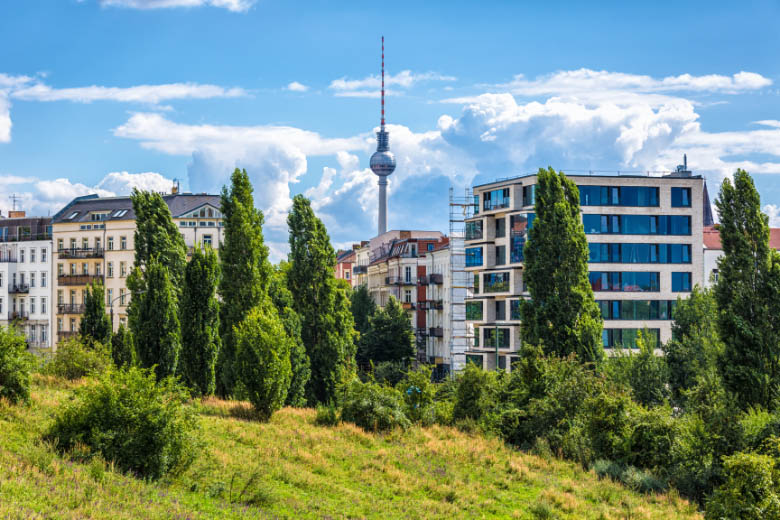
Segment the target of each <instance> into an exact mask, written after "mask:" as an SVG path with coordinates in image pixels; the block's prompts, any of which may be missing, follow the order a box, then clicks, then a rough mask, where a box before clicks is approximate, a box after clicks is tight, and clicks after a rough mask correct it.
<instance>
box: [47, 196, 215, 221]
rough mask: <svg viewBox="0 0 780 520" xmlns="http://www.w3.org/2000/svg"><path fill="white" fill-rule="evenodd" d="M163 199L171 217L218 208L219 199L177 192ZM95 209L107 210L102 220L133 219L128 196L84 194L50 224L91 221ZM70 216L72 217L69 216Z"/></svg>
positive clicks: (69, 204) (59, 213)
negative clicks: (202, 208) (205, 208)
mask: <svg viewBox="0 0 780 520" xmlns="http://www.w3.org/2000/svg"><path fill="white" fill-rule="evenodd" d="M162 197H163V200H164V201H165V203H166V204H168V208H169V209H170V211H171V215H172V216H173V218H179V217H181V216H182V215H184V214H185V213H188V212H190V211H192V210H195V209H198V208H199V207H201V206H203V205H206V204H209V205H211V206H214V207H215V208H217V209H219V207H220V204H221V201H220V196H219V195H209V194H207V193H197V194H193V193H178V194H175V195H172V194H169V195H163V196H162ZM95 211H108V212H109V216H108V217H107V218H105V219H104V220H135V212H134V211H133V202H132V200H130V197H98V196H97V195H94V194H93V195H85V196H83V197H76V198H75V199H73V200H72V201H70V202H69V203H68V204H67V205H66V206H65V207H64V208H62V209H61V210H60V211H58V212H57V214H56V215H54V217H52V224H61V223H63V222H87V221H91V218H90V216H89V215H90V213H92V212H95ZM71 216H72V218H70V217H71Z"/></svg>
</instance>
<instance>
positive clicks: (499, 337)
mask: <svg viewBox="0 0 780 520" xmlns="http://www.w3.org/2000/svg"><path fill="white" fill-rule="evenodd" d="M482 330H484V331H485V344H484V347H485V348H496V346H498V348H509V329H505V328H495V327H493V328H491V327H483V329H482Z"/></svg>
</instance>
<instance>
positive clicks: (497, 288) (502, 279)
mask: <svg viewBox="0 0 780 520" xmlns="http://www.w3.org/2000/svg"><path fill="white" fill-rule="evenodd" d="M484 276H485V292H486V293H494V292H506V291H508V290H509V273H486V274H485V275H484Z"/></svg>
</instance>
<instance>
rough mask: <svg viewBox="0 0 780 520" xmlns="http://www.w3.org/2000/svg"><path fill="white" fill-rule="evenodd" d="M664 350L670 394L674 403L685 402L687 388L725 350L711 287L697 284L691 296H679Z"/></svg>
mask: <svg viewBox="0 0 780 520" xmlns="http://www.w3.org/2000/svg"><path fill="white" fill-rule="evenodd" d="M663 351H664V356H665V358H666V364H667V366H668V368H669V387H670V390H671V397H672V399H673V400H674V402H675V403H677V404H681V405H682V404H685V403H684V399H683V397H684V393H685V391H686V390H689V389H691V388H693V387H694V386H695V385H696V380H697V378H698V377H699V376H701V375H702V374H704V373H705V372H708V371H711V370H713V369H714V368H715V367H716V366H717V365H716V362H717V359H718V357H719V356H720V355H721V354H722V352H723V342H721V341H720V336H719V335H718V307H717V302H716V301H715V293H714V292H713V291H712V290H710V289H702V288H700V287H699V286H698V285H697V286H695V287H694V288H693V291H691V294H690V296H688V298H686V299H682V298H678V299H677V305H676V306H675V309H674V322H673V323H672V340H671V341H669V342H668V343H666V344H665V345H664V346H663Z"/></svg>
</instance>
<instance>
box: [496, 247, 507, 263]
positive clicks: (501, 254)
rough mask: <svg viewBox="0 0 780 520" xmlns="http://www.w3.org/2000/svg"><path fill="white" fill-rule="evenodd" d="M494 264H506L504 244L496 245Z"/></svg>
mask: <svg viewBox="0 0 780 520" xmlns="http://www.w3.org/2000/svg"><path fill="white" fill-rule="evenodd" d="M496 265H506V246H496Z"/></svg>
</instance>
